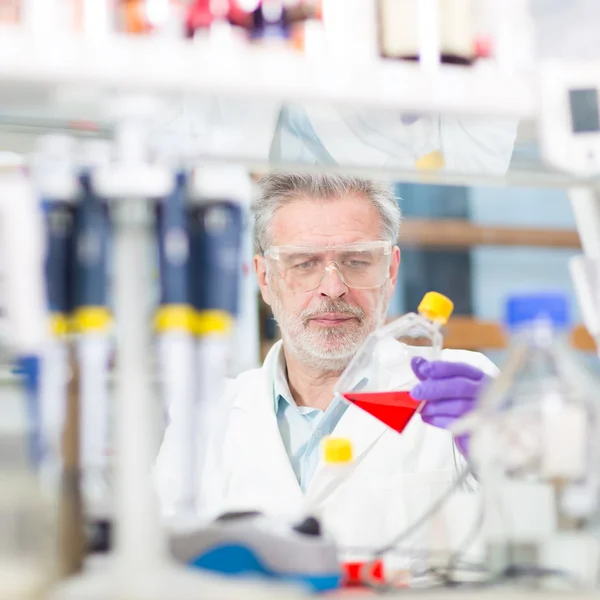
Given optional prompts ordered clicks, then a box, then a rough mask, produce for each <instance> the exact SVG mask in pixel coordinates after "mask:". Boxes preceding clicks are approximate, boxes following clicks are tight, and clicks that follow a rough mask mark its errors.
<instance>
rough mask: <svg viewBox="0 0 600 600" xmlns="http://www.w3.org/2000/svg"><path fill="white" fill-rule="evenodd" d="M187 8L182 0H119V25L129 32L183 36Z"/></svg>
mask: <svg viewBox="0 0 600 600" xmlns="http://www.w3.org/2000/svg"><path fill="white" fill-rule="evenodd" d="M185 8H186V4H185V3H184V2H182V1H181V0H158V1H156V0H117V3H116V11H117V26H118V29H119V31H122V32H124V33H129V34H167V35H171V36H172V37H173V38H177V37H182V36H183V31H184V28H183V20H184V17H185V12H184V11H185Z"/></svg>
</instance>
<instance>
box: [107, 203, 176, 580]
mask: <svg viewBox="0 0 600 600" xmlns="http://www.w3.org/2000/svg"><path fill="white" fill-rule="evenodd" d="M111 214H112V217H113V227H114V263H115V269H114V310H115V317H116V322H117V362H116V367H117V369H116V380H117V381H116V402H115V406H116V414H115V421H116V423H115V425H116V431H115V433H116V444H115V445H116V452H117V455H118V457H119V459H118V460H117V464H116V472H115V475H116V477H115V484H116V485H115V487H116V490H117V498H116V500H117V502H116V506H117V520H118V527H117V528H116V532H115V534H116V535H115V542H116V544H115V551H116V554H117V564H118V567H119V569H122V570H123V574H124V575H125V574H126V573H127V572H130V573H131V572H141V571H142V570H144V571H145V570H149V569H152V568H154V567H156V566H158V565H159V564H161V563H163V562H164V559H165V558H166V546H165V543H164V538H163V535H162V532H161V528H160V524H159V519H158V507H157V506H156V503H155V495H154V493H153V492H154V490H153V489H152V483H151V472H152V468H153V462H154V461H153V454H154V451H153V444H152V433H153V425H152V411H151V410H150V403H151V402H152V395H153V388H152V385H151V375H150V373H151V371H150V322H149V310H147V308H149V307H148V290H150V289H151V273H150V270H151V265H150V260H151V257H152V255H153V241H154V239H153V215H152V211H151V208H150V206H149V205H148V204H147V202H146V201H143V200H127V199H123V200H118V201H116V202H115V203H114V204H113V206H112V210H111ZM153 563H154V564H153Z"/></svg>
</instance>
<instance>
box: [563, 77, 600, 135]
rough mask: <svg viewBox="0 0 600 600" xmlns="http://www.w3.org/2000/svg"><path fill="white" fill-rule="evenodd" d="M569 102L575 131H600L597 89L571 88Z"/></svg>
mask: <svg viewBox="0 0 600 600" xmlns="http://www.w3.org/2000/svg"><path fill="white" fill-rule="evenodd" d="M569 103H570V105H571V122H572V124H573V133H591V132H596V131H600V114H599V113H598V90H597V89H595V88H588V89H580V90H569Z"/></svg>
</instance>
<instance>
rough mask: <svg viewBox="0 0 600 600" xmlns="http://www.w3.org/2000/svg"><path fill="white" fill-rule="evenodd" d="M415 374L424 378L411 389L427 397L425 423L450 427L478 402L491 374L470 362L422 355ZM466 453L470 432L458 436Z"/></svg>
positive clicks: (415, 394) (416, 396)
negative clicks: (469, 363)
mask: <svg viewBox="0 0 600 600" xmlns="http://www.w3.org/2000/svg"><path fill="white" fill-rule="evenodd" d="M411 367H412V370H413V372H414V374H415V375H416V376H417V378H418V379H419V380H420V381H421V383H419V384H417V385H416V386H415V387H414V388H413V389H412V390H411V392H410V395H411V396H412V397H413V398H414V399H415V400H424V401H425V402H426V404H425V406H424V407H423V409H422V410H421V418H422V419H423V421H425V423H429V425H433V426H434V427H440V428H442V429H446V428H447V427H449V426H450V425H452V423H454V422H455V421H457V420H458V419H460V418H461V417H462V416H463V415H465V414H467V413H468V412H470V411H471V410H473V408H475V405H476V403H477V398H478V396H479V393H480V392H481V389H482V388H483V387H484V386H485V384H486V382H487V379H488V377H487V375H485V373H484V372H483V371H481V370H480V369H478V368H477V367H474V366H472V365H468V364H466V363H455V362H446V361H441V360H440V361H428V360H426V359H424V358H422V357H420V356H417V357H414V358H413V359H412V361H411ZM455 441H456V445H457V446H458V448H459V450H460V451H461V452H462V454H463V455H464V456H467V454H468V450H469V436H468V435H464V436H460V437H458V438H456V440H455Z"/></svg>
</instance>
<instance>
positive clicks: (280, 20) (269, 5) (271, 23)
mask: <svg viewBox="0 0 600 600" xmlns="http://www.w3.org/2000/svg"><path fill="white" fill-rule="evenodd" d="M284 4H285V2H284V0H261V1H260V3H259V4H258V6H257V7H256V8H255V9H254V11H253V12H252V25H251V29H250V35H251V37H252V39H254V40H260V41H264V42H277V41H285V40H287V39H288V38H289V35H290V30H289V24H288V22H287V18H286V14H285V10H284Z"/></svg>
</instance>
